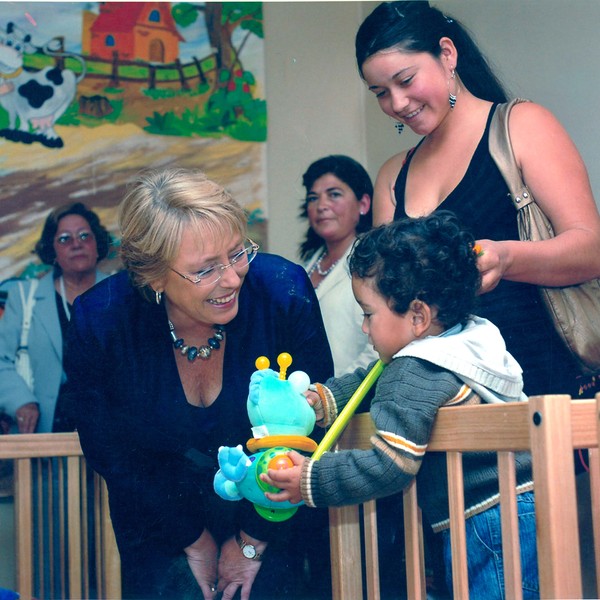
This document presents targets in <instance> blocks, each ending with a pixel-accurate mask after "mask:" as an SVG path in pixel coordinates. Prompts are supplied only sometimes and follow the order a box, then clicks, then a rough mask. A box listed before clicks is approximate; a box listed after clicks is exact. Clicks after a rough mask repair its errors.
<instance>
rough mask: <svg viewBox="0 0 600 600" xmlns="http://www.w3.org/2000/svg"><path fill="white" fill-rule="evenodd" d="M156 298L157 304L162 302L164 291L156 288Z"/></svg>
mask: <svg viewBox="0 0 600 600" xmlns="http://www.w3.org/2000/svg"><path fill="white" fill-rule="evenodd" d="M154 299H155V300H156V304H160V303H161V302H162V292H159V291H158V290H155V291H154Z"/></svg>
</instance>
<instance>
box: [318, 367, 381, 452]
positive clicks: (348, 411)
mask: <svg viewBox="0 0 600 600" xmlns="http://www.w3.org/2000/svg"><path fill="white" fill-rule="evenodd" d="M384 366H385V365H384V364H383V363H382V362H381V360H378V361H377V362H376V363H375V364H374V365H373V368H372V369H371V370H370V371H369V372H368V373H367V376H366V377H365V378H364V379H363V380H362V382H361V384H360V385H359V386H358V387H357V388H356V391H355V392H354V394H352V397H351V398H350V400H348V404H346V406H344V408H343V409H342V412H341V413H340V414H339V415H338V417H337V419H336V420H335V421H334V422H333V425H332V426H331V428H330V429H329V431H328V432H327V433H326V434H325V436H324V437H323V439H322V440H321V443H320V444H319V445H318V446H317V449H316V450H315V451H314V453H313V455H312V457H311V458H312V459H313V460H319V459H320V458H321V456H323V454H324V453H325V452H327V451H328V450H330V449H331V447H332V446H333V445H334V444H335V442H336V441H337V439H338V438H339V437H340V435H342V432H343V431H344V429H346V425H348V422H349V421H350V419H351V418H352V415H353V414H354V413H355V412H356V409H357V408H358V407H359V405H360V403H361V402H362V401H363V398H364V397H365V396H366V395H367V392H368V391H369V390H370V389H371V387H373V384H374V383H375V382H376V381H377V378H378V377H379V376H380V375H381V372H382V371H383V367H384Z"/></svg>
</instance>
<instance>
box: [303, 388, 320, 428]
mask: <svg viewBox="0 0 600 600" xmlns="http://www.w3.org/2000/svg"><path fill="white" fill-rule="evenodd" d="M304 395H305V396H306V400H307V401H308V403H309V404H310V405H311V406H312V407H313V410H314V411H315V416H316V418H317V423H316V424H317V425H318V426H319V427H324V425H323V419H324V418H325V411H324V410H323V401H322V400H321V397H320V396H319V394H317V392H312V391H310V390H307V391H306V392H304Z"/></svg>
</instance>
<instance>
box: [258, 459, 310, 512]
mask: <svg viewBox="0 0 600 600" xmlns="http://www.w3.org/2000/svg"><path fill="white" fill-rule="evenodd" d="M288 456H289V457H290V458H291V459H292V462H293V463H294V466H293V467H290V468H289V469H277V470H276V469H269V470H268V471H267V472H266V473H263V474H262V475H261V476H260V479H261V481H264V482H265V483H268V484H270V485H274V486H275V487H277V488H279V489H280V490H281V492H276V493H274V494H272V493H271V492H265V496H266V497H267V498H268V499H269V500H272V501H273V502H285V501H286V500H287V501H288V502H291V503H292V504H298V503H299V502H301V501H302V494H301V492H300V478H301V477H300V476H301V474H302V467H303V465H304V461H305V460H306V459H305V457H304V456H302V454H300V453H299V452H296V451H295V450H291V451H290V452H288Z"/></svg>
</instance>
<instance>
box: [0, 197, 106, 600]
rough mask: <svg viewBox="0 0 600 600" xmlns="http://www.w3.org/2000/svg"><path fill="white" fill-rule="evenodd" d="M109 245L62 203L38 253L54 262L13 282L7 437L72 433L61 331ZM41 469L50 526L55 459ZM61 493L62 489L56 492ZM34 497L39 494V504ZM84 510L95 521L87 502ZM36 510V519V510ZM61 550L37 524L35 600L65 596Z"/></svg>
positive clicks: (92, 220)
mask: <svg viewBox="0 0 600 600" xmlns="http://www.w3.org/2000/svg"><path fill="white" fill-rule="evenodd" d="M109 246H110V236H109V234H108V232H107V231H106V229H105V228H104V227H103V226H102V224H101V223H100V219H99V218H98V216H97V215H96V213H95V212H93V211H92V210H90V209H88V208H87V207H86V206H85V205H84V204H82V203H81V202H75V203H69V204H65V205H63V206H59V207H58V208H55V209H54V210H53V211H52V212H51V213H50V214H49V215H48V217H47V218H46V221H45V223H44V227H43V230H42V234H41V237H40V239H39V240H38V242H37V243H36V245H35V252H36V253H37V255H38V256H39V258H40V260H41V261H42V263H44V264H46V265H51V269H50V272H49V273H47V274H46V275H44V276H43V277H41V278H40V279H39V280H38V279H30V280H25V281H16V282H14V283H13V285H12V287H11V288H10V289H9V293H8V298H7V302H6V309H5V312H4V315H3V316H2V318H1V319H0V413H2V412H4V413H5V414H6V415H8V416H9V417H10V421H11V423H12V424H13V426H12V428H11V432H14V433H17V432H18V433H50V432H52V431H68V430H72V429H73V425H72V423H69V422H68V420H65V419H64V418H62V417H61V415H60V408H59V407H60V394H62V390H63V389H64V383H65V373H64V370H63V355H64V343H65V338H66V330H67V327H68V325H69V319H70V317H71V310H72V305H73V302H74V301H75V298H76V297H77V296H79V295H80V294H82V293H83V292H85V291H86V290H88V289H90V288H91V287H92V286H93V285H94V284H95V283H97V282H99V281H101V280H102V279H104V278H106V275H105V274H104V273H102V272H101V271H99V270H98V263H99V261H101V260H102V259H104V258H106V256H107V255H108V251H109ZM27 305H28V306H30V309H31V319H30V325H29V330H28V332H27V333H26V336H25V337H26V338H27V339H26V340H25V339H23V338H22V333H23V328H24V327H23V312H24V309H25V306H27ZM21 346H26V347H27V353H28V358H29V364H30V365H31V369H30V371H29V373H28V374H27V375H25V376H22V375H21V374H20V373H19V372H18V370H17V366H16V358H17V353H18V351H19V350H18V349H19V348H20V347H21ZM50 464H52V468H50ZM41 465H42V468H41V469H40V470H38V468H37V465H35V466H34V490H35V492H34V502H35V503H36V507H37V509H38V510H40V511H43V512H44V514H48V513H50V512H51V514H52V515H53V517H52V518H53V521H54V522H58V520H59V519H61V518H62V519H65V518H66V514H64V513H63V514H61V509H60V508H59V503H58V501H56V502H50V501H49V499H48V494H49V490H48V489H47V488H48V486H49V485H51V487H52V493H53V494H54V498H55V499H57V498H58V495H59V482H60V477H59V475H58V459H53V461H42V463H41ZM48 480H50V481H51V484H49V483H48ZM40 482H43V483H40ZM38 485H39V486H40V488H39V489H38ZM64 485H66V483H64ZM64 491H65V490H64V487H63V489H62V490H60V493H64ZM42 492H43V493H42ZM39 494H42V496H41V498H42V500H41V501H40V495H39ZM88 497H90V498H91V496H88ZM4 508H5V509H6V506H5V507H4ZM88 509H89V510H88V515H90V518H92V516H93V509H94V504H93V502H92V500H90V501H89V504H88ZM34 512H35V514H36V515H37V510H36V511H34ZM4 516H5V517H6V518H8V519H12V518H13V514H12V510H9V511H5V515H4ZM5 526H6V523H5ZM40 530H41V531H40ZM90 531H91V530H90ZM38 536H42V539H43V543H44V546H43V547H44V548H45V549H46V550H45V552H44V555H43V556H40V555H39V550H38V549H39V547H40V543H41V541H40V540H39V538H38ZM48 549H51V550H50V551H49V550H48ZM60 551H61V550H60V542H59V540H58V539H57V536H51V530H50V529H49V527H48V521H47V520H44V526H43V528H37V527H36V529H35V534H34V560H35V564H40V565H42V571H41V573H37V574H36V577H35V580H34V595H35V596H36V597H38V598H49V597H52V598H60V597H65V593H66V591H67V590H66V589H65V588H63V587H62V583H63V582H62V581H61V577H60V573H59V572H58V571H57V570H56V569H58V567H57V566H55V567H54V569H55V570H54V572H52V573H51V566H50V561H49V560H48V555H49V553H51V552H53V553H54V556H59V553H60ZM2 552H6V553H10V552H11V550H10V549H9V548H6V547H4V548H2ZM88 552H89V557H90V563H89V564H93V560H94V553H93V532H92V533H91V536H90V546H89V547H88ZM55 564H57V563H55ZM42 575H43V576H42Z"/></svg>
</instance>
